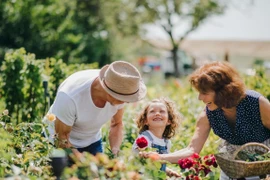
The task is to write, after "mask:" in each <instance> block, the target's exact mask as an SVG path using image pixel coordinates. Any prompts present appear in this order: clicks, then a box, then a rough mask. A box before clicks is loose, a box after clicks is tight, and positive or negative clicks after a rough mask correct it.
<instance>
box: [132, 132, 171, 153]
mask: <svg viewBox="0 0 270 180" xmlns="http://www.w3.org/2000/svg"><path fill="white" fill-rule="evenodd" d="M147 132H148V133H149V134H150V136H151V137H152V138H153V142H151V140H150V139H149V138H148V137H147V136H145V135H142V134H140V135H139V136H138V137H137V139H138V138H140V137H142V136H143V137H145V139H146V140H147V147H152V143H153V144H157V145H160V146H166V143H165V141H164V139H163V138H162V139H160V138H158V137H156V136H155V135H154V134H153V133H152V132H151V131H149V130H147ZM137 139H136V140H137ZM136 140H135V141H134V143H133V145H132V150H133V151H134V152H137V148H138V145H137V144H136ZM167 143H168V144H167V149H168V152H170V150H171V147H172V142H171V140H168V142H167Z"/></svg>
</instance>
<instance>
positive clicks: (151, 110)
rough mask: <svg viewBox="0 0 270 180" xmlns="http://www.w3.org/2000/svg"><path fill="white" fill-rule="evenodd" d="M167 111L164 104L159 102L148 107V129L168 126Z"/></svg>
mask: <svg viewBox="0 0 270 180" xmlns="http://www.w3.org/2000/svg"><path fill="white" fill-rule="evenodd" d="M169 124H170V122H169V119H168V110H167V108H166V106H165V104H163V103H161V102H155V103H152V104H151V105H150V106H149V107H148V111H147V122H146V125H148V127H149V128H153V127H166V126H167V125H169Z"/></svg>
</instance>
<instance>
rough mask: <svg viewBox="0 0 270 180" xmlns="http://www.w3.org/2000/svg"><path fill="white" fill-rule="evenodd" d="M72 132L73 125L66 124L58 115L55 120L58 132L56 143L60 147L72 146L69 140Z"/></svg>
mask: <svg viewBox="0 0 270 180" xmlns="http://www.w3.org/2000/svg"><path fill="white" fill-rule="evenodd" d="M70 132H71V126H68V125H66V124H65V123H63V122H62V121H61V120H59V119H58V118H57V117H56V120H55V133H56V138H57V139H56V141H55V145H56V147H59V148H70V147H72V145H71V143H70V142H69V134H70Z"/></svg>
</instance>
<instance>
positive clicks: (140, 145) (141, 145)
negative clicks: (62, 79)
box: [136, 136, 148, 148]
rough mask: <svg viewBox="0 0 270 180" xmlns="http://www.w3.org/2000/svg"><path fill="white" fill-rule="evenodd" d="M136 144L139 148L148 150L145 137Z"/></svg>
mask: <svg viewBox="0 0 270 180" xmlns="http://www.w3.org/2000/svg"><path fill="white" fill-rule="evenodd" d="M136 144H137V145H138V147H139V148H146V147H147V146H148V142H147V140H146V139H145V137H143V136H142V137H140V138H138V139H137V140H136Z"/></svg>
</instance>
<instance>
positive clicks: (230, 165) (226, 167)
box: [215, 143, 270, 178]
mask: <svg viewBox="0 0 270 180" xmlns="http://www.w3.org/2000/svg"><path fill="white" fill-rule="evenodd" d="M242 150H246V151H248V152H251V153H254V152H255V150H256V151H260V152H263V153H266V152H268V151H269V150H270V149H269V148H268V147H267V146H266V145H264V144H260V143H247V144H244V145H243V146H241V147H240V148H239V149H237V150H236V151H235V152H234V153H233V155H232V154H228V153H219V154H216V155H215V157H216V160H217V163H218V165H219V167H220V168H221V169H222V171H224V173H225V174H226V175H227V176H229V177H230V178H243V177H249V176H261V175H265V174H270V160H265V161H254V162H246V161H242V160H236V159H237V155H238V153H239V152H240V151H242Z"/></svg>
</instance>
